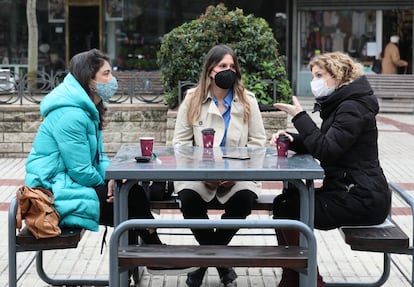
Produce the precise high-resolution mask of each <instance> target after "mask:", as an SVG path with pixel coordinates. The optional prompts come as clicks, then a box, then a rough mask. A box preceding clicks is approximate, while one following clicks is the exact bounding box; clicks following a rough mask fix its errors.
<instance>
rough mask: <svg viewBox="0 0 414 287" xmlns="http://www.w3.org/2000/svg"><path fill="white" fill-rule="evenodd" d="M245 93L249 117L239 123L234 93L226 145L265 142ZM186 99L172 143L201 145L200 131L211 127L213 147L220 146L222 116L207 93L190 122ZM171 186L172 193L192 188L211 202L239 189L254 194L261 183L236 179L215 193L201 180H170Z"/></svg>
mask: <svg viewBox="0 0 414 287" xmlns="http://www.w3.org/2000/svg"><path fill="white" fill-rule="evenodd" d="M192 92H193V90H189V91H188V94H191V93H192ZM247 95H248V97H247V98H248V99H249V101H250V111H251V113H250V119H249V121H248V122H247V123H244V122H243V115H244V108H243V104H242V103H241V102H239V101H238V98H237V96H234V98H233V102H232V105H231V119H230V123H229V127H228V130H227V139H226V146H229V147H230V146H239V147H245V146H251V147H254V146H257V147H263V146H265V144H266V133H265V129H264V126H263V120H262V116H261V113H260V110H259V106H258V104H257V101H256V98H255V96H254V95H253V94H252V93H250V92H247ZM188 98H189V97H188V96H187V97H186V98H185V99H184V101H183V103H182V104H181V105H180V108H179V110H178V114H177V121H176V124H175V130H174V138H173V145H174V146H193V145H194V146H203V137H202V133H201V130H202V129H204V128H214V130H215V131H216V133H215V135H214V146H217V147H218V146H220V143H221V140H222V139H223V136H224V128H225V127H224V119H223V117H222V115H221V114H220V112H219V110H218V108H217V106H216V105H215V103H214V102H213V100H212V96H211V94H209V95H208V97H207V99H206V101H205V102H204V103H203V104H202V107H201V115H200V118H199V119H198V120H197V121H196V123H195V124H193V125H191V124H189V123H188V121H187V111H188V102H187V101H186V99H188ZM251 160H254V159H251ZM174 188H175V191H176V192H180V191H181V190H183V189H186V188H188V189H192V190H195V191H196V192H198V193H199V194H200V195H201V197H202V198H203V200H205V201H206V202H209V201H211V200H212V199H213V198H214V197H215V196H216V197H217V199H218V201H219V202H221V203H225V202H226V201H227V200H228V199H229V198H230V197H231V196H232V195H233V194H234V193H236V192H237V191H239V190H243V189H248V190H251V191H253V192H256V193H258V192H260V190H261V183H260V182H255V181H238V182H236V184H235V185H234V186H233V187H232V188H231V189H230V190H229V191H227V192H220V193H217V190H211V189H208V188H207V187H206V186H205V185H204V183H203V182H202V181H176V182H174Z"/></svg>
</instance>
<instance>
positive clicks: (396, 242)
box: [340, 224, 409, 253]
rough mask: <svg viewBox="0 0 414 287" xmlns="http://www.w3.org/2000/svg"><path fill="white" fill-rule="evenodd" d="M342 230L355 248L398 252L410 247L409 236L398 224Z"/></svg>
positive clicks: (344, 228) (345, 237)
mask: <svg viewBox="0 0 414 287" xmlns="http://www.w3.org/2000/svg"><path fill="white" fill-rule="evenodd" d="M340 230H341V233H342V235H343V237H344V240H345V242H346V243H347V244H349V245H350V246H351V249H353V250H360V251H373V252H391V253H392V252H397V253H398V252H400V251H404V250H407V249H408V247H409V237H408V236H407V235H406V234H405V233H404V231H402V230H401V229H400V227H399V226H398V225H396V224H395V225H394V226H387V227H369V226H368V227H364V228H359V227H342V228H340Z"/></svg>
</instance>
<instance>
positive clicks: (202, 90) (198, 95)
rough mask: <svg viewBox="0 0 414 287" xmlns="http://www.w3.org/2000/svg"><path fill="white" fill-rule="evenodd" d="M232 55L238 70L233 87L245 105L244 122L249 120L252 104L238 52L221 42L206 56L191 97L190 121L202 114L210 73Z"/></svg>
mask: <svg viewBox="0 0 414 287" xmlns="http://www.w3.org/2000/svg"><path fill="white" fill-rule="evenodd" d="M226 55H230V56H231V57H232V58H233V62H234V69H235V70H236V75H237V77H236V82H235V83H234V86H233V89H234V93H235V95H237V97H238V98H239V100H240V102H242V103H243V106H244V116H243V120H244V122H247V121H248V119H249V117H250V104H249V101H248V99H247V96H246V89H245V87H244V85H243V82H242V74H241V68H240V65H239V61H238V60H237V56H236V53H235V52H234V51H233V49H232V48H230V47H229V46H227V45H224V44H219V45H216V46H214V47H213V48H211V49H210V51H209V52H208V53H207V55H206V56H205V58H204V64H203V70H202V71H201V75H200V80H199V82H198V85H197V87H196V88H195V89H194V93H193V95H192V97H191V98H190V99H191V101H190V102H189V109H188V115H187V120H188V122H189V123H195V121H196V120H197V119H198V118H199V116H200V114H201V105H202V103H203V102H204V101H205V99H206V98H207V96H208V92H209V90H210V85H211V81H212V79H211V78H210V73H211V71H212V70H213V69H214V67H215V66H216V65H217V64H218V63H220V61H221V60H222V59H223V58H224V56H226Z"/></svg>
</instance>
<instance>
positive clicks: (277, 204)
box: [273, 193, 300, 219]
mask: <svg viewBox="0 0 414 287" xmlns="http://www.w3.org/2000/svg"><path fill="white" fill-rule="evenodd" d="M299 216H300V202H299V196H296V194H288V193H282V194H280V195H278V196H276V197H275V199H274V200H273V218H287V219H297V218H299Z"/></svg>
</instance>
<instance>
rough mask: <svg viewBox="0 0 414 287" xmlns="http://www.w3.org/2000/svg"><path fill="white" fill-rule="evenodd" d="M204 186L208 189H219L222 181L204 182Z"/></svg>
mask: <svg viewBox="0 0 414 287" xmlns="http://www.w3.org/2000/svg"><path fill="white" fill-rule="evenodd" d="M204 185H205V186H206V187H207V188H208V189H211V190H213V189H216V188H217V187H219V185H220V181H204Z"/></svg>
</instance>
